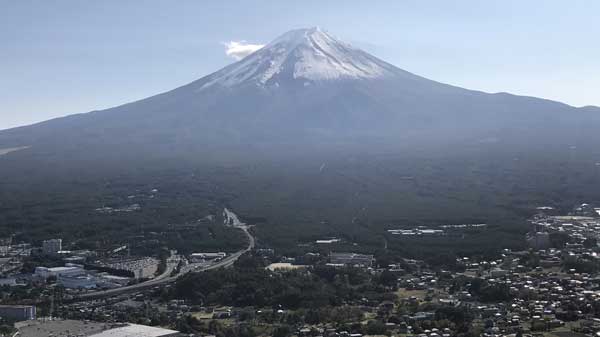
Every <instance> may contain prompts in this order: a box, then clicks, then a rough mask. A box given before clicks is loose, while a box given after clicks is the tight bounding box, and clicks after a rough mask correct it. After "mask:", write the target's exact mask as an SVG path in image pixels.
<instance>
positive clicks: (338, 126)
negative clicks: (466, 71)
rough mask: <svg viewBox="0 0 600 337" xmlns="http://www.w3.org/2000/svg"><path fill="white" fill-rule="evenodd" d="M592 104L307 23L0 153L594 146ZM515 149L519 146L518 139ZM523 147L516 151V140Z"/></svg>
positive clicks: (50, 126) (0, 142) (26, 134)
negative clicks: (503, 86)
mask: <svg viewBox="0 0 600 337" xmlns="http://www.w3.org/2000/svg"><path fill="white" fill-rule="evenodd" d="M598 123H600V114H599V113H598V111H597V109H595V108H581V109H576V108H573V107H570V106H568V105H565V104H562V103H557V102H552V101H548V100H541V99H536V98H530V97H520V96H513V95H509V94H504V93H501V94H487V93H482V92H478V91H471V90H466V89H462V88H458V87H453V86H450V85H446V84H442V83H438V82H435V81H431V80H428V79H425V78H422V77H419V76H417V75H414V74H411V73H409V72H407V71H404V70H401V69H399V68H397V67H395V66H392V65H390V64H388V63H386V62H384V61H382V60H379V59H377V58H375V57H373V56H371V55H369V54H367V53H365V52H364V51H362V50H359V49H356V48H354V47H352V46H350V45H348V44H346V43H343V42H341V41H339V40H337V39H335V38H334V37H332V36H331V35H329V34H328V33H326V32H323V31H322V30H320V29H318V28H311V29H300V30H294V31H291V32H288V33H286V34H284V35H282V36H280V37H279V38H277V39H275V40H274V41H272V42H271V43H269V44H268V45H267V46H265V47H264V48H262V49H260V50H258V51H257V52H255V53H253V54H251V55H249V56H248V57H246V58H244V59H242V60H241V61H239V62H236V63H234V64H232V65H229V66H227V67H225V68H223V69H221V70H219V71H217V72H215V73H213V74H211V75H208V76H206V77H204V78H202V79H199V80H197V81H195V82H192V83H190V84H188V85H185V86H182V87H180V88H177V89H174V90H172V91H169V92H166V93H163V94H160V95H156V96H153V97H150V98H147V99H143V100H140V101H137V102H133V103H129V104H125V105H122V106H119V107H116V108H112V109H107V110H103V111H94V112H91V113H88V114H80V115H75V116H70V117H66V118H60V119H56V120H51V121H48V122H44V123H40V124H36V125H32V126H28V127H22V128H17V129H12V130H6V131H3V132H0V148H10V147H18V146H30V149H28V151H30V152H32V153H33V152H36V151H38V150H39V149H41V151H42V152H43V153H45V154H47V153H48V151H50V152H53V153H57V154H60V153H69V152H70V153H78V152H83V154H81V153H79V154H77V155H74V156H78V155H84V154H89V153H88V152H89V150H86V149H94V151H95V155H97V156H101V154H102V152H103V151H110V150H109V149H111V148H112V149H113V151H114V150H115V149H116V150H118V151H122V152H123V153H127V152H136V153H138V152H139V151H145V150H146V151H147V150H148V149H152V150H150V152H153V155H159V154H160V153H163V151H164V152H166V153H170V154H172V153H173V151H178V150H181V155H182V156H186V155H190V151H192V152H191V153H194V154H193V155H196V154H197V153H210V152H219V151H222V150H223V149H229V150H231V149H236V148H241V149H242V151H247V150H248V149H256V150H261V149H264V147H265V146H267V147H269V148H272V147H278V148H279V150H281V151H286V150H287V149H288V148H289V147H292V148H307V149H313V148H319V149H325V148H328V147H332V148H336V149H339V148H340V147H342V148H348V149H349V150H353V149H362V150H368V149H369V147H370V146H378V147H383V148H390V149H394V148H395V147H398V146H404V147H411V146H416V145H419V146H426V145H429V146H432V147H436V146H439V145H445V146H450V144H472V143H478V142H480V141H485V140H490V139H493V140H494V141H495V142H506V143H509V144H512V146H519V147H522V146H523V145H532V146H538V147H539V146H546V145H549V144H555V145H558V146H560V145H570V144H576V143H581V142H589V141H590V140H591V139H596V137H597V136H595V128H596V127H597V126H598ZM521 143H523V144H521ZM524 143H526V144H524Z"/></svg>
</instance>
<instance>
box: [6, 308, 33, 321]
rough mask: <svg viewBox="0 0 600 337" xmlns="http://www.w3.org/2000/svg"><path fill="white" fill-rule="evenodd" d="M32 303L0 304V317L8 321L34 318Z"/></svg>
mask: <svg viewBox="0 0 600 337" xmlns="http://www.w3.org/2000/svg"><path fill="white" fill-rule="evenodd" d="M35 314H36V312H35V306H33V305H0V318H2V319H5V320H9V321H28V320H32V319H35Z"/></svg>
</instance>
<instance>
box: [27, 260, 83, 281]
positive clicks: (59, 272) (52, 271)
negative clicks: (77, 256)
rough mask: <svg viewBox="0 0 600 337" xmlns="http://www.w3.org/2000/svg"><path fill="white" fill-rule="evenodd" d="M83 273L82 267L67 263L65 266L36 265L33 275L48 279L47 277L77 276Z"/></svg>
mask: <svg viewBox="0 0 600 337" xmlns="http://www.w3.org/2000/svg"><path fill="white" fill-rule="evenodd" d="M84 274H85V271H84V270H83V268H82V267H80V266H76V265H69V264H67V266H65V267H54V268H47V267H36V268H35V271H34V276H36V277H39V278H42V279H44V280H46V279H48V278H49V277H56V278H58V277H59V276H78V275H84Z"/></svg>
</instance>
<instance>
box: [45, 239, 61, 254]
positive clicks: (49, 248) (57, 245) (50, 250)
mask: <svg viewBox="0 0 600 337" xmlns="http://www.w3.org/2000/svg"><path fill="white" fill-rule="evenodd" d="M61 250H62V239H51V240H45V241H44V242H43V243H42V251H43V252H44V253H45V254H57V253H58V252H60V251H61Z"/></svg>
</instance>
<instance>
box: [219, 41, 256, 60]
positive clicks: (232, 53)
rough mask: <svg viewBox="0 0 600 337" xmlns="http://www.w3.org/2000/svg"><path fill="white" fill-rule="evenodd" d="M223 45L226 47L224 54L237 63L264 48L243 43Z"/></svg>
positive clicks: (225, 43) (234, 42) (231, 42)
mask: <svg viewBox="0 0 600 337" xmlns="http://www.w3.org/2000/svg"><path fill="white" fill-rule="evenodd" d="M223 45H224V46H225V47H226V50H225V54H227V56H229V57H232V58H234V59H235V60H237V61H239V60H241V59H243V58H244V57H246V56H248V55H250V54H252V53H254V52H255V51H257V50H259V49H260V48H262V47H264V46H265V45H264V44H250V43H246V42H245V41H229V42H224V43H223Z"/></svg>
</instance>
